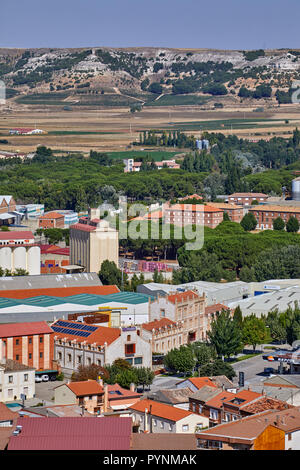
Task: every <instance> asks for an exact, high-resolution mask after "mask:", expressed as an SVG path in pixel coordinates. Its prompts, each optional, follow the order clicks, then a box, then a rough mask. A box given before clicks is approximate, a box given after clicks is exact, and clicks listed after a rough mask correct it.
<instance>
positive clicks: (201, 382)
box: [177, 377, 217, 390]
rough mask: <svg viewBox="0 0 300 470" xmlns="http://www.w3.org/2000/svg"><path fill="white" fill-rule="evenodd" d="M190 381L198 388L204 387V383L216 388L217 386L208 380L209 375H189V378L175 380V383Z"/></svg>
mask: <svg viewBox="0 0 300 470" xmlns="http://www.w3.org/2000/svg"><path fill="white" fill-rule="evenodd" d="M186 381H187V382H191V383H192V384H193V385H194V386H195V387H197V389H198V390H200V388H202V387H204V386H205V385H208V386H209V387H214V388H217V386H216V385H215V384H214V382H212V381H211V380H210V378H209V377H190V378H189V379H184V380H181V381H180V382H177V384H180V383H183V382H186ZM188 386H189V385H188V384H187V387H188Z"/></svg>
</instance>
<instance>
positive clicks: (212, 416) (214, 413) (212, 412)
mask: <svg viewBox="0 0 300 470" xmlns="http://www.w3.org/2000/svg"><path fill="white" fill-rule="evenodd" d="M218 416H219V413H218V411H217V410H212V409H211V410H210V413H209V417H210V419H214V420H216V419H218Z"/></svg>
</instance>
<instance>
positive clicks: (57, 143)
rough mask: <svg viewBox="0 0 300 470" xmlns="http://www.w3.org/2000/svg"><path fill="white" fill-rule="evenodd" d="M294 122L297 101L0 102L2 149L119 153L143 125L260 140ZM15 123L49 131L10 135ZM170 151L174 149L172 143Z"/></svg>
mask: <svg viewBox="0 0 300 470" xmlns="http://www.w3.org/2000/svg"><path fill="white" fill-rule="evenodd" d="M296 126H298V127H300V106H299V105H298V104H295V105H282V106H280V107H278V106H275V105H274V106H272V107H269V108H265V109H264V111H262V112H259V111H257V109H256V108H254V107H253V106H252V107H249V106H246V105H239V106H237V105H233V104H232V105H231V104H228V105H227V106H226V107H224V108H223V109H219V110H216V109H211V106H210V108H209V107H208V106H206V107H205V105H202V106H184V105H182V106H158V107H154V106H146V107H144V108H143V110H142V111H141V112H136V113H134V114H133V113H131V112H130V110H129V108H128V107H118V108H117V107H112V106H109V107H93V106H89V107H84V106H82V107H80V109H79V108H76V107H72V109H71V110H70V111H67V110H64V109H63V107H62V106H55V105H54V106H49V105H48V106H44V105H35V106H33V105H21V104H18V105H17V104H16V103H11V102H9V106H7V107H4V106H2V108H1V107H0V140H1V139H6V140H7V141H8V144H0V150H6V151H17V150H18V151H20V152H29V151H32V150H35V149H36V147H37V145H46V146H48V147H51V148H52V149H56V150H63V151H66V150H69V151H80V152H89V151H90V150H91V149H92V150H97V151H105V152H109V151H111V152H118V151H125V150H128V146H129V145H130V143H131V142H134V141H136V142H138V141H139V134H140V131H143V130H150V129H166V130H175V129H179V130H182V131H184V132H187V133H189V134H193V135H195V136H196V137H198V136H199V137H200V135H201V132H203V131H206V130H207V131H209V132H222V133H224V134H235V135H237V136H239V137H242V138H247V139H251V140H258V139H270V138H271V137H273V136H275V135H276V136H282V137H289V136H290V135H291V133H292V131H293V129H295V127H296ZM14 127H29V128H35V127H37V128H39V129H43V130H45V131H46V132H47V134H44V135H34V136H9V129H11V128H14ZM135 149H137V148H136V147H135ZM145 150H147V148H145ZM166 150H168V149H166ZM169 150H170V151H173V152H174V149H173V148H170V149H169Z"/></svg>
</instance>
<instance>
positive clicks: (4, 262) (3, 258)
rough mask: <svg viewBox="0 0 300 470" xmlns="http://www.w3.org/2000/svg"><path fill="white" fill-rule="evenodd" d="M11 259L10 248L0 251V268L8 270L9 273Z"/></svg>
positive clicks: (6, 247)
mask: <svg viewBox="0 0 300 470" xmlns="http://www.w3.org/2000/svg"><path fill="white" fill-rule="evenodd" d="M11 259H12V252H11V248H10V247H9V246H5V247H3V248H1V249H0V267H1V268H2V269H8V270H9V271H11V269H12V265H11Z"/></svg>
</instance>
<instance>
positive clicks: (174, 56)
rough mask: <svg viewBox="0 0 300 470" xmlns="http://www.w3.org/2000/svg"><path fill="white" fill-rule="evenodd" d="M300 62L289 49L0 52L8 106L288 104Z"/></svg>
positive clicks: (1, 72) (106, 49) (11, 50)
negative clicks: (248, 102)
mask: <svg viewBox="0 0 300 470" xmlns="http://www.w3.org/2000/svg"><path fill="white" fill-rule="evenodd" d="M299 57H300V51H299V50H287V49H285V50H266V51H264V50H257V51H223V50H210V49H191V50H187V49H166V48H130V49H115V48H107V47H101V48H100V47H99V48H83V49H26V50H22V49H0V79H1V80H3V81H4V82H5V84H6V87H7V98H8V99H9V101H15V102H16V103H20V104H31V105H34V104H48V105H55V104H60V105H62V104H63V105H65V106H68V105H86V106H90V105H102V106H131V107H134V106H136V107H140V106H143V105H151V106H153V105H154V106H168V105H177V104H184V105H193V104H194V105H201V104H204V103H206V102H207V100H209V99H211V98H213V99H214V100H216V98H217V99H221V102H222V100H225V103H226V100H227V101H228V102H236V103H238V102H240V101H241V100H248V101H250V102H251V101H254V102H255V103H256V104H257V103H263V102H264V100H273V101H277V102H279V103H288V102H290V96H291V85H292V82H293V80H296V79H299V78H300V74H299V67H300V58H299ZM241 88H242V91H241ZM245 90H246V91H245Z"/></svg>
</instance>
